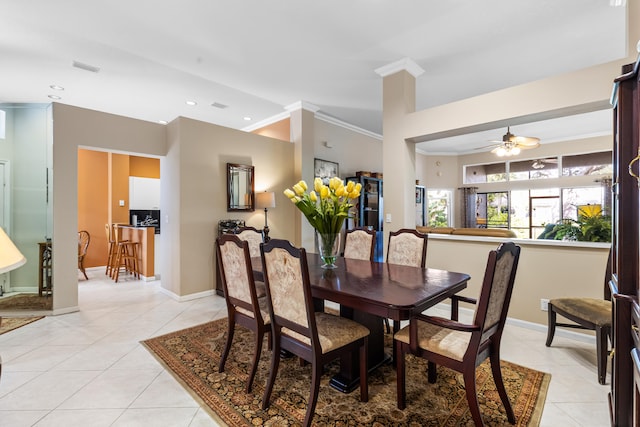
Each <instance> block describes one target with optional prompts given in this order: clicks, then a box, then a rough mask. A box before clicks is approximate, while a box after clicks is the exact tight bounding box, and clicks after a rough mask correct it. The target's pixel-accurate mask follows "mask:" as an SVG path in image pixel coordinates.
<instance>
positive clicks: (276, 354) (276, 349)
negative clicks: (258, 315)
mask: <svg viewBox="0 0 640 427" xmlns="http://www.w3.org/2000/svg"><path fill="white" fill-rule="evenodd" d="M271 334H272V335H273V351H272V352H271V369H270V371H269V379H268V380H267V386H266V387H265V388H264V395H263V396H262V409H267V407H269V399H270V398H271V391H272V390H273V383H274V382H275V381H276V375H277V374H278V365H279V364H280V333H279V332H278V333H277V334H274V331H273V329H271Z"/></svg>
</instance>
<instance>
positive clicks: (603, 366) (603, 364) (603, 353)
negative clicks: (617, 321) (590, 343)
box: [596, 326, 609, 384]
mask: <svg viewBox="0 0 640 427" xmlns="http://www.w3.org/2000/svg"><path fill="white" fill-rule="evenodd" d="M607 340H608V330H607V328H606V327H605V328H603V327H602V326H596V352H597V354H598V382H599V383H600V384H606V383H607V357H608V353H609V351H608V347H609V343H608V342H607Z"/></svg>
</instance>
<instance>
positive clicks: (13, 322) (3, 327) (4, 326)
mask: <svg viewBox="0 0 640 427" xmlns="http://www.w3.org/2000/svg"><path fill="white" fill-rule="evenodd" d="M0 317H1V318H2V319H1V320H0V335H2V334H6V333H7V332H9V331H13V330H14V329H18V328H19V327H21V326H24V325H28V324H29V323H31V322H35V321H36V320H40V319H42V318H43V317H44V316H37V317H3V316H0Z"/></svg>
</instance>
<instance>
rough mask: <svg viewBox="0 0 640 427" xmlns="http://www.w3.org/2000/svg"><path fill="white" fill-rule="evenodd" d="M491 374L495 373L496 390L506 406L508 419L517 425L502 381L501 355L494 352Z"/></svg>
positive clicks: (491, 359) (491, 358) (492, 353)
mask: <svg viewBox="0 0 640 427" xmlns="http://www.w3.org/2000/svg"><path fill="white" fill-rule="evenodd" d="M490 361H491V372H492V373H493V382H494V383H495V384H496V389H497V390H498V394H499V395H500V400H502V404H503V405H504V410H505V412H506V413H507V419H508V420H509V422H510V423H511V424H515V423H516V416H515V414H514V413H513V408H512V407H511V402H509V396H508V395H507V390H506V389H505V388H504V381H503V379H502V369H501V368H500V353H499V352H498V351H492V352H491V356H490Z"/></svg>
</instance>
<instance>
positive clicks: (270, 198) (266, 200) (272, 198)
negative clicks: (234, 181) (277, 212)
mask: <svg viewBox="0 0 640 427" xmlns="http://www.w3.org/2000/svg"><path fill="white" fill-rule="evenodd" d="M275 207H276V193H274V192H273V191H265V192H263V193H256V208H257V209H267V208H275Z"/></svg>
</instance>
